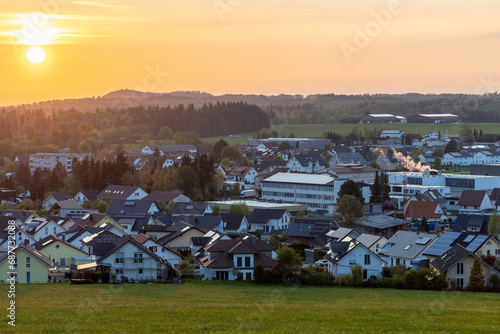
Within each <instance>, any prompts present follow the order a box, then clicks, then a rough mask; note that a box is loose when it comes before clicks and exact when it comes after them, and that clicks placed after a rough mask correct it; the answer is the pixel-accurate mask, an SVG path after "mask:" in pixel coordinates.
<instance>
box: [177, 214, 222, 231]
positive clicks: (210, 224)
mask: <svg viewBox="0 0 500 334" xmlns="http://www.w3.org/2000/svg"><path fill="white" fill-rule="evenodd" d="M221 221H223V218H222V216H212V215H210V216H178V217H176V218H175V222H174V224H179V223H180V222H184V223H188V224H190V225H192V226H194V227H197V228H198V229H200V230H202V231H204V232H208V231H210V230H211V229H214V228H216V227H218V226H219V224H220V223H221Z"/></svg>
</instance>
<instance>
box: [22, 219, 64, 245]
mask: <svg viewBox="0 0 500 334" xmlns="http://www.w3.org/2000/svg"><path fill="white" fill-rule="evenodd" d="M64 231H66V229H65V228H64V227H62V226H61V225H59V224H58V223H57V222H56V221H55V220H53V219H51V217H50V218H47V219H44V220H43V221H41V222H40V223H39V224H38V225H37V226H36V227H34V228H32V229H31V230H28V231H27V232H28V233H30V234H31V236H32V237H33V239H35V240H37V241H38V240H42V239H43V238H45V237H48V236H50V235H51V234H57V233H61V232H64Z"/></svg>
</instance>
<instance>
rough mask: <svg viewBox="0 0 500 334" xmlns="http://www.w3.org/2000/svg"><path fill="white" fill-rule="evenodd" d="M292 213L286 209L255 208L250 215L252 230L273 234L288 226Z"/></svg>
mask: <svg viewBox="0 0 500 334" xmlns="http://www.w3.org/2000/svg"><path fill="white" fill-rule="evenodd" d="M291 217H292V215H291V214H290V213H289V212H288V211H287V210H285V209H254V210H253V211H252V212H251V213H250V216H248V223H249V224H250V231H252V232H256V231H259V232H261V233H262V234H273V233H277V234H279V232H278V231H283V230H285V229H286V228H287V227H288V224H289V223H290V220H291Z"/></svg>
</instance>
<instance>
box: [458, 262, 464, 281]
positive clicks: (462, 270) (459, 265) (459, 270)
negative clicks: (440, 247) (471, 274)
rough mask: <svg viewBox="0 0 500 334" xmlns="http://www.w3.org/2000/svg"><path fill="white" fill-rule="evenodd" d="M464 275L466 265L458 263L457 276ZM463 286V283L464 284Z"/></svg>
mask: <svg viewBox="0 0 500 334" xmlns="http://www.w3.org/2000/svg"><path fill="white" fill-rule="evenodd" d="M463 274H464V263H463V262H458V263H457V275H463ZM462 286H463V283H462Z"/></svg>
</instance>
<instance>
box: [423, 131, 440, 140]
mask: <svg viewBox="0 0 500 334" xmlns="http://www.w3.org/2000/svg"><path fill="white" fill-rule="evenodd" d="M425 139H426V140H437V139H439V133H438V132H434V131H431V132H427V133H426V134H425Z"/></svg>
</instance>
